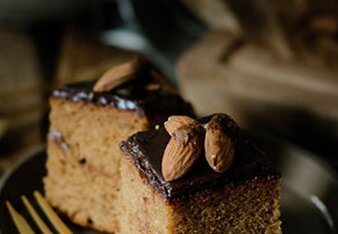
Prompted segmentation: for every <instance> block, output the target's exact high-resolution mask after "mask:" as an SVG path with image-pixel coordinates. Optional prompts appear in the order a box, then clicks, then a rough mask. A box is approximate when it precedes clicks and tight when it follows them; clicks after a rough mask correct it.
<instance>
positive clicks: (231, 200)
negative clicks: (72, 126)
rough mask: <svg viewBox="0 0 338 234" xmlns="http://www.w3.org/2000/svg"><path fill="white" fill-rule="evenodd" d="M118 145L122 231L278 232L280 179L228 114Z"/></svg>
mask: <svg viewBox="0 0 338 234" xmlns="http://www.w3.org/2000/svg"><path fill="white" fill-rule="evenodd" d="M174 117H175V118H171V119H169V120H168V121H167V122H166V124H165V128H160V129H158V130H156V129H152V130H148V131H144V132H139V133H136V134H134V135H132V136H131V137H129V138H128V139H127V140H125V141H123V142H122V143H121V144H120V148H121V150H122V151H123V157H122V159H121V164H120V165H121V168H120V173H121V175H122V176H121V187H120V193H119V200H120V205H121V206H120V207H119V209H120V211H119V216H120V228H121V229H120V233H123V234H134V233H161V234H178V233H182V234H183V233H269V234H272V233H281V229H280V223H281V222H280V220H279V217H280V207H279V206H280V175H279V173H278V172H276V171H275V170H274V169H273V168H272V167H271V165H270V163H269V162H267V160H266V159H265V156H264V155H263V153H262V151H260V150H259V149H258V148H257V147H256V146H255V145H254V144H253V143H252V142H251V141H250V140H249V139H248V138H247V137H246V136H245V135H244V134H243V133H242V132H241V130H240V129H239V128H238V127H237V125H236V123H235V122H234V121H233V120H231V119H230V117H228V116H227V115H224V114H216V115H213V116H209V117H206V118H203V119H201V120H200V121H197V122H198V123H196V121H192V120H189V119H190V118H187V117H184V118H182V116H181V117H179V116H174Z"/></svg>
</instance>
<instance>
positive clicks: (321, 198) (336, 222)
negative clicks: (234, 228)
mask: <svg viewBox="0 0 338 234" xmlns="http://www.w3.org/2000/svg"><path fill="white" fill-rule="evenodd" d="M254 138H255V139H256V142H257V143H258V145H260V146H261V148H263V149H264V150H265V151H266V152H267V153H268V155H270V156H271V158H272V160H273V162H274V164H275V165H276V167H277V168H278V169H279V170H280V171H281V173H282V178H283V179H282V222H283V224H282V229H283V233H284V234H288V233H308V234H311V233H314V234H321V233H336V230H337V226H338V183H337V178H338V177H337V175H336V173H335V172H334V171H333V170H332V169H331V168H330V167H329V165H327V164H325V163H324V162H323V161H321V160H320V159H319V158H318V157H317V156H315V155H312V154H311V153H309V152H307V151H305V150H302V149H299V148H297V147H295V146H292V145H290V144H287V143H284V142H283V141H281V140H277V139H275V138H274V137H271V136H269V135H257V134H255V135H254ZM45 160H46V153H45V151H44V150H42V151H40V152H38V153H36V154H34V155H32V156H31V157H29V158H28V159H26V160H25V161H23V162H21V163H20V164H19V165H17V166H16V167H15V168H14V169H13V170H12V173H10V174H8V176H7V177H6V178H5V179H4V180H3V182H2V186H1V191H0V201H1V202H0V230H1V231H2V233H3V234H13V233H16V231H15V227H14V226H13V223H12V221H11V219H10V217H9V214H8V212H7V209H5V204H4V201H6V200H10V201H11V202H12V204H13V205H14V206H15V207H16V208H17V209H18V211H19V212H22V213H24V214H25V210H24V209H23V207H22V204H21V201H20V200H19V198H20V195H21V194H26V195H29V197H30V198H31V196H30V194H32V191H33V190H36V189H38V190H40V191H41V190H42V178H43V176H44V174H45V173H46V171H45V167H44V164H45ZM25 216H26V215H25ZM27 216H28V215H27ZM72 228H73V229H74V232H75V233H96V232H93V231H90V230H84V229H81V228H78V227H76V226H72Z"/></svg>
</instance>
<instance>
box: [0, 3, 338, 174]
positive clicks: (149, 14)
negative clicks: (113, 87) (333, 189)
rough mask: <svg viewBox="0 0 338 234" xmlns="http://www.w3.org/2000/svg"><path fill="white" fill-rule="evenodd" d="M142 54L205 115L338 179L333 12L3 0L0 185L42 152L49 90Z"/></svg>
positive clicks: (327, 7) (288, 6)
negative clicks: (316, 163)
mask: <svg viewBox="0 0 338 234" xmlns="http://www.w3.org/2000/svg"><path fill="white" fill-rule="evenodd" d="M138 53H142V54H144V55H146V56H147V57H148V58H149V59H150V60H151V61H152V62H153V63H155V64H156V65H157V66H158V67H159V68H160V69H161V70H162V71H163V72H164V73H165V74H166V75H167V76H168V77H169V78H170V79H171V80H172V81H173V82H175V83H176V84H177V85H178V87H179V88H180V90H181V92H182V95H183V96H184V97H185V98H186V99H188V100H189V101H191V102H192V103H193V105H194V106H195V108H196V111H197V113H198V114H200V115H204V114H210V113H213V112H226V113H229V114H230V115H232V116H233V117H234V118H235V119H236V120H237V121H238V122H239V123H240V125H241V126H242V127H243V128H246V129H251V131H259V132H260V131H262V132H269V133H270V134H273V135H276V136H278V137H281V138H282V139H285V140H286V141H288V142H292V143H294V144H296V145H299V146H301V147H303V148H305V149H308V150H310V151H312V152H314V153H316V154H318V155H320V157H322V158H323V159H324V160H326V161H328V162H329V163H330V164H331V165H332V166H333V167H335V168H336V169H337V170H338V3H337V1H336V0H323V1H315V0H290V1H282V0H279V1H268V0H255V1H253V0H250V1H243V0H236V1H235V0H212V1H203V0H171V1H169V0H142V1H141V0H109V1H108V0H95V1H94V0H92V1H91V0H82V1H74V0H58V1H56V0H44V1H41V0H0V175H2V174H3V173H4V172H5V171H6V170H7V169H8V168H10V166H11V165H12V164H13V163H14V162H15V161H17V160H19V159H20V158H22V157H25V156H28V155H29V154H30V153H31V152H34V151H35V150H36V149H37V148H39V147H41V145H43V144H44V142H45V136H46V131H47V128H48V122H47V119H48V96H49V94H50V92H51V90H52V89H54V88H57V87H60V86H61V85H63V84H64V83H69V82H75V81H78V80H84V79H93V78H97V77H99V76H100V75H101V74H102V73H103V72H104V71H105V70H107V69H108V68H110V67H111V66H114V65H116V64H119V63H122V62H124V61H127V60H128V59H129V58H131V57H132V56H133V55H135V54H138Z"/></svg>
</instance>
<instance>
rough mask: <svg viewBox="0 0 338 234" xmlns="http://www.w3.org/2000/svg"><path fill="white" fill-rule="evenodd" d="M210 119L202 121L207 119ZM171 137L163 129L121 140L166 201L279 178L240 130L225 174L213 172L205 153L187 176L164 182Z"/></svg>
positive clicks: (126, 151) (141, 171) (125, 149)
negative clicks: (164, 161)
mask: <svg viewBox="0 0 338 234" xmlns="http://www.w3.org/2000/svg"><path fill="white" fill-rule="evenodd" d="M208 119H209V118H205V119H203V120H202V121H203V122H206V121H207V120H208ZM169 139H170V136H169V134H168V133H167V132H166V131H165V129H163V128H161V129H159V130H149V131H145V132H139V133H136V134H134V135H133V136H131V137H129V138H128V139H127V140H126V141H123V142H121V144H120V148H121V150H122V151H123V152H124V154H125V156H126V157H127V158H128V159H129V160H130V161H132V162H133V163H134V164H135V166H136V167H137V169H138V170H139V172H140V175H141V176H142V177H143V179H144V180H145V181H146V182H147V183H149V184H150V185H151V187H152V188H153V189H154V190H155V192H157V193H158V194H159V195H160V196H162V197H163V198H164V199H165V200H166V201H167V202H175V201H180V200H183V199H186V198H187V197H189V196H190V195H191V194H194V193H195V192H202V191H205V190H208V189H213V188H218V187H220V186H222V185H227V184H231V185H236V184H240V183H242V182H243V181H246V180H248V179H250V178H258V177H269V178H272V179H273V178H279V177H280V175H279V173H278V172H276V171H275V170H274V169H273V168H272V167H271V165H270V163H269V162H268V161H267V160H266V158H265V156H264V155H263V154H262V152H261V151H260V150H258V149H257V148H256V146H255V145H254V144H253V143H252V142H251V141H250V140H249V139H248V138H247V137H246V136H245V135H244V134H243V133H242V132H241V131H238V132H237V148H236V153H235V157H234V162H233V164H232V165H231V167H230V169H229V170H228V171H226V172H224V173H217V172H214V171H213V170H212V169H211V168H210V167H209V166H208V164H207V162H206V160H205V159H204V155H202V156H201V157H200V159H199V161H198V162H197V163H196V165H195V166H194V168H193V169H192V170H191V171H190V172H189V173H188V174H187V175H185V176H184V177H182V178H180V179H178V180H174V181H171V182H168V181H165V180H164V179H163V176H162V172H161V161H162V155H163V152H164V150H165V147H166V145H167V143H168V142H169Z"/></svg>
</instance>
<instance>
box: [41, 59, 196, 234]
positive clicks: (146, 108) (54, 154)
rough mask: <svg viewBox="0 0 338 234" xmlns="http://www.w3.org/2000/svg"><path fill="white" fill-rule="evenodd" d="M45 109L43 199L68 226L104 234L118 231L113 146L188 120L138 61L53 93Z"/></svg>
mask: <svg viewBox="0 0 338 234" xmlns="http://www.w3.org/2000/svg"><path fill="white" fill-rule="evenodd" d="M94 90H95V91H94ZM50 105H51V112H50V129H49V134H48V146H47V153H48V158H47V163H46V167H47V176H46V177H45V178H44V187H45V194H46V197H47V199H48V201H49V202H50V203H51V204H52V206H54V207H55V208H57V209H58V210H59V211H61V212H62V213H64V214H65V215H66V216H68V217H69V218H70V219H71V220H72V221H73V222H75V223H77V224H80V225H83V226H91V227H94V228H95V229H97V230H101V231H107V232H116V231H118V230H119V227H118V216H119V214H118V213H117V210H116V206H117V204H116V197H117V193H118V191H119V190H120V172H119V167H120V150H119V147H118V143H119V142H120V141H121V140H122V139H126V138H127V137H128V136H130V135H131V134H132V133H135V132H137V131H141V130H146V129H148V128H153V127H154V126H155V125H157V124H160V123H162V122H163V121H164V120H165V119H166V118H167V117H168V116H169V115H172V114H173V113H176V114H186V115H193V111H192V108H191V106H190V104H188V103H187V102H185V101H184V100H182V98H181V97H180V96H179V95H178V94H177V93H175V91H173V89H172V87H171V86H169V85H168V82H167V81H166V80H165V79H164V78H163V77H162V76H161V75H160V73H159V72H158V71H157V70H156V69H155V68H154V67H152V65H151V64H149V63H148V62H147V61H145V60H144V59H140V58H137V59H134V60H133V61H130V62H128V63H126V64H123V65H121V66H119V67H117V68H114V69H112V70H110V71H108V72H107V73H106V74H105V75H103V76H102V77H101V79H99V81H88V82H83V83H77V84H72V85H67V86H65V87H63V88H61V89H58V90H55V91H54V92H53V94H52V96H51V97H50Z"/></svg>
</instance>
